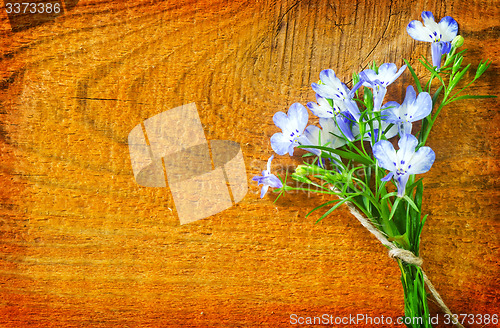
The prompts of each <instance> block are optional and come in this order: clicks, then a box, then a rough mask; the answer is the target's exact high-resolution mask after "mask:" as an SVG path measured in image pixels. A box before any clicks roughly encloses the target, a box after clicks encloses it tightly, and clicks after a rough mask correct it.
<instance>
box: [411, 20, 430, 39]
mask: <svg viewBox="0 0 500 328" xmlns="http://www.w3.org/2000/svg"><path fill="white" fill-rule="evenodd" d="M406 32H408V34H409V35H410V36H411V37H412V38H413V39H415V40H417V41H425V42H433V41H434V37H433V36H432V32H431V31H430V30H429V29H428V28H427V27H424V25H422V22H420V21H418V20H414V21H411V22H410V23H409V24H408V26H407V27H406Z"/></svg>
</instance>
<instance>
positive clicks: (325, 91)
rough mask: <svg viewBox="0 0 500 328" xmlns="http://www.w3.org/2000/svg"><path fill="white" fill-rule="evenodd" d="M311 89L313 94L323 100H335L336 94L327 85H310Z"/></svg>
mask: <svg viewBox="0 0 500 328" xmlns="http://www.w3.org/2000/svg"><path fill="white" fill-rule="evenodd" d="M311 88H312V89H313V90H314V92H316V93H317V94H318V95H320V96H321V97H323V98H328V99H333V98H336V93H335V92H334V90H333V89H332V88H331V87H330V86H328V85H324V84H317V83H312V84H311Z"/></svg>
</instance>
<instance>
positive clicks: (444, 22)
mask: <svg viewBox="0 0 500 328" xmlns="http://www.w3.org/2000/svg"><path fill="white" fill-rule="evenodd" d="M438 26H439V31H440V32H441V41H445V42H446V41H451V40H453V38H454V37H456V36H457V32H458V23H457V21H455V20H454V19H453V18H451V17H450V16H445V17H443V18H441V20H440V21H439V24H438Z"/></svg>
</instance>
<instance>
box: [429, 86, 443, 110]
mask: <svg viewBox="0 0 500 328" xmlns="http://www.w3.org/2000/svg"><path fill="white" fill-rule="evenodd" d="M442 90H443V86H442V85H440V86H439V88H438V89H437V90H436V92H435V93H434V95H433V96H432V104H433V105H434V104H435V103H436V101H437V98H438V97H439V95H440V94H441V91H442Z"/></svg>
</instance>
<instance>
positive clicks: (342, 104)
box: [309, 69, 361, 120]
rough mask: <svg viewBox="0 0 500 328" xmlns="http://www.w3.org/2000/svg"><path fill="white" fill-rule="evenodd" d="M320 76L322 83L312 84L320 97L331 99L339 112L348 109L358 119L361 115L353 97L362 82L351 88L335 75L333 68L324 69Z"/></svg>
mask: <svg viewBox="0 0 500 328" xmlns="http://www.w3.org/2000/svg"><path fill="white" fill-rule="evenodd" d="M319 77H320V79H321V83H320V84H319V83H313V84H311V87H312V89H313V90H314V92H316V93H317V94H318V95H319V96H320V97H323V98H328V99H331V100H332V101H333V104H334V107H335V108H337V109H338V111H339V112H345V111H348V112H349V113H351V115H352V116H353V117H354V118H355V119H356V120H358V118H359V116H360V113H359V109H358V106H357V105H356V102H355V101H354V100H353V99H352V97H353V95H354V93H355V92H356V90H357V89H358V88H359V87H360V86H361V83H358V84H356V85H355V86H354V88H353V89H352V90H349V88H348V87H347V86H346V85H345V84H344V83H342V82H341V81H340V79H339V78H338V77H337V76H336V75H335V72H334V71H333V70H332V69H325V70H322V71H321V73H319ZM309 108H310V107H309Z"/></svg>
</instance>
